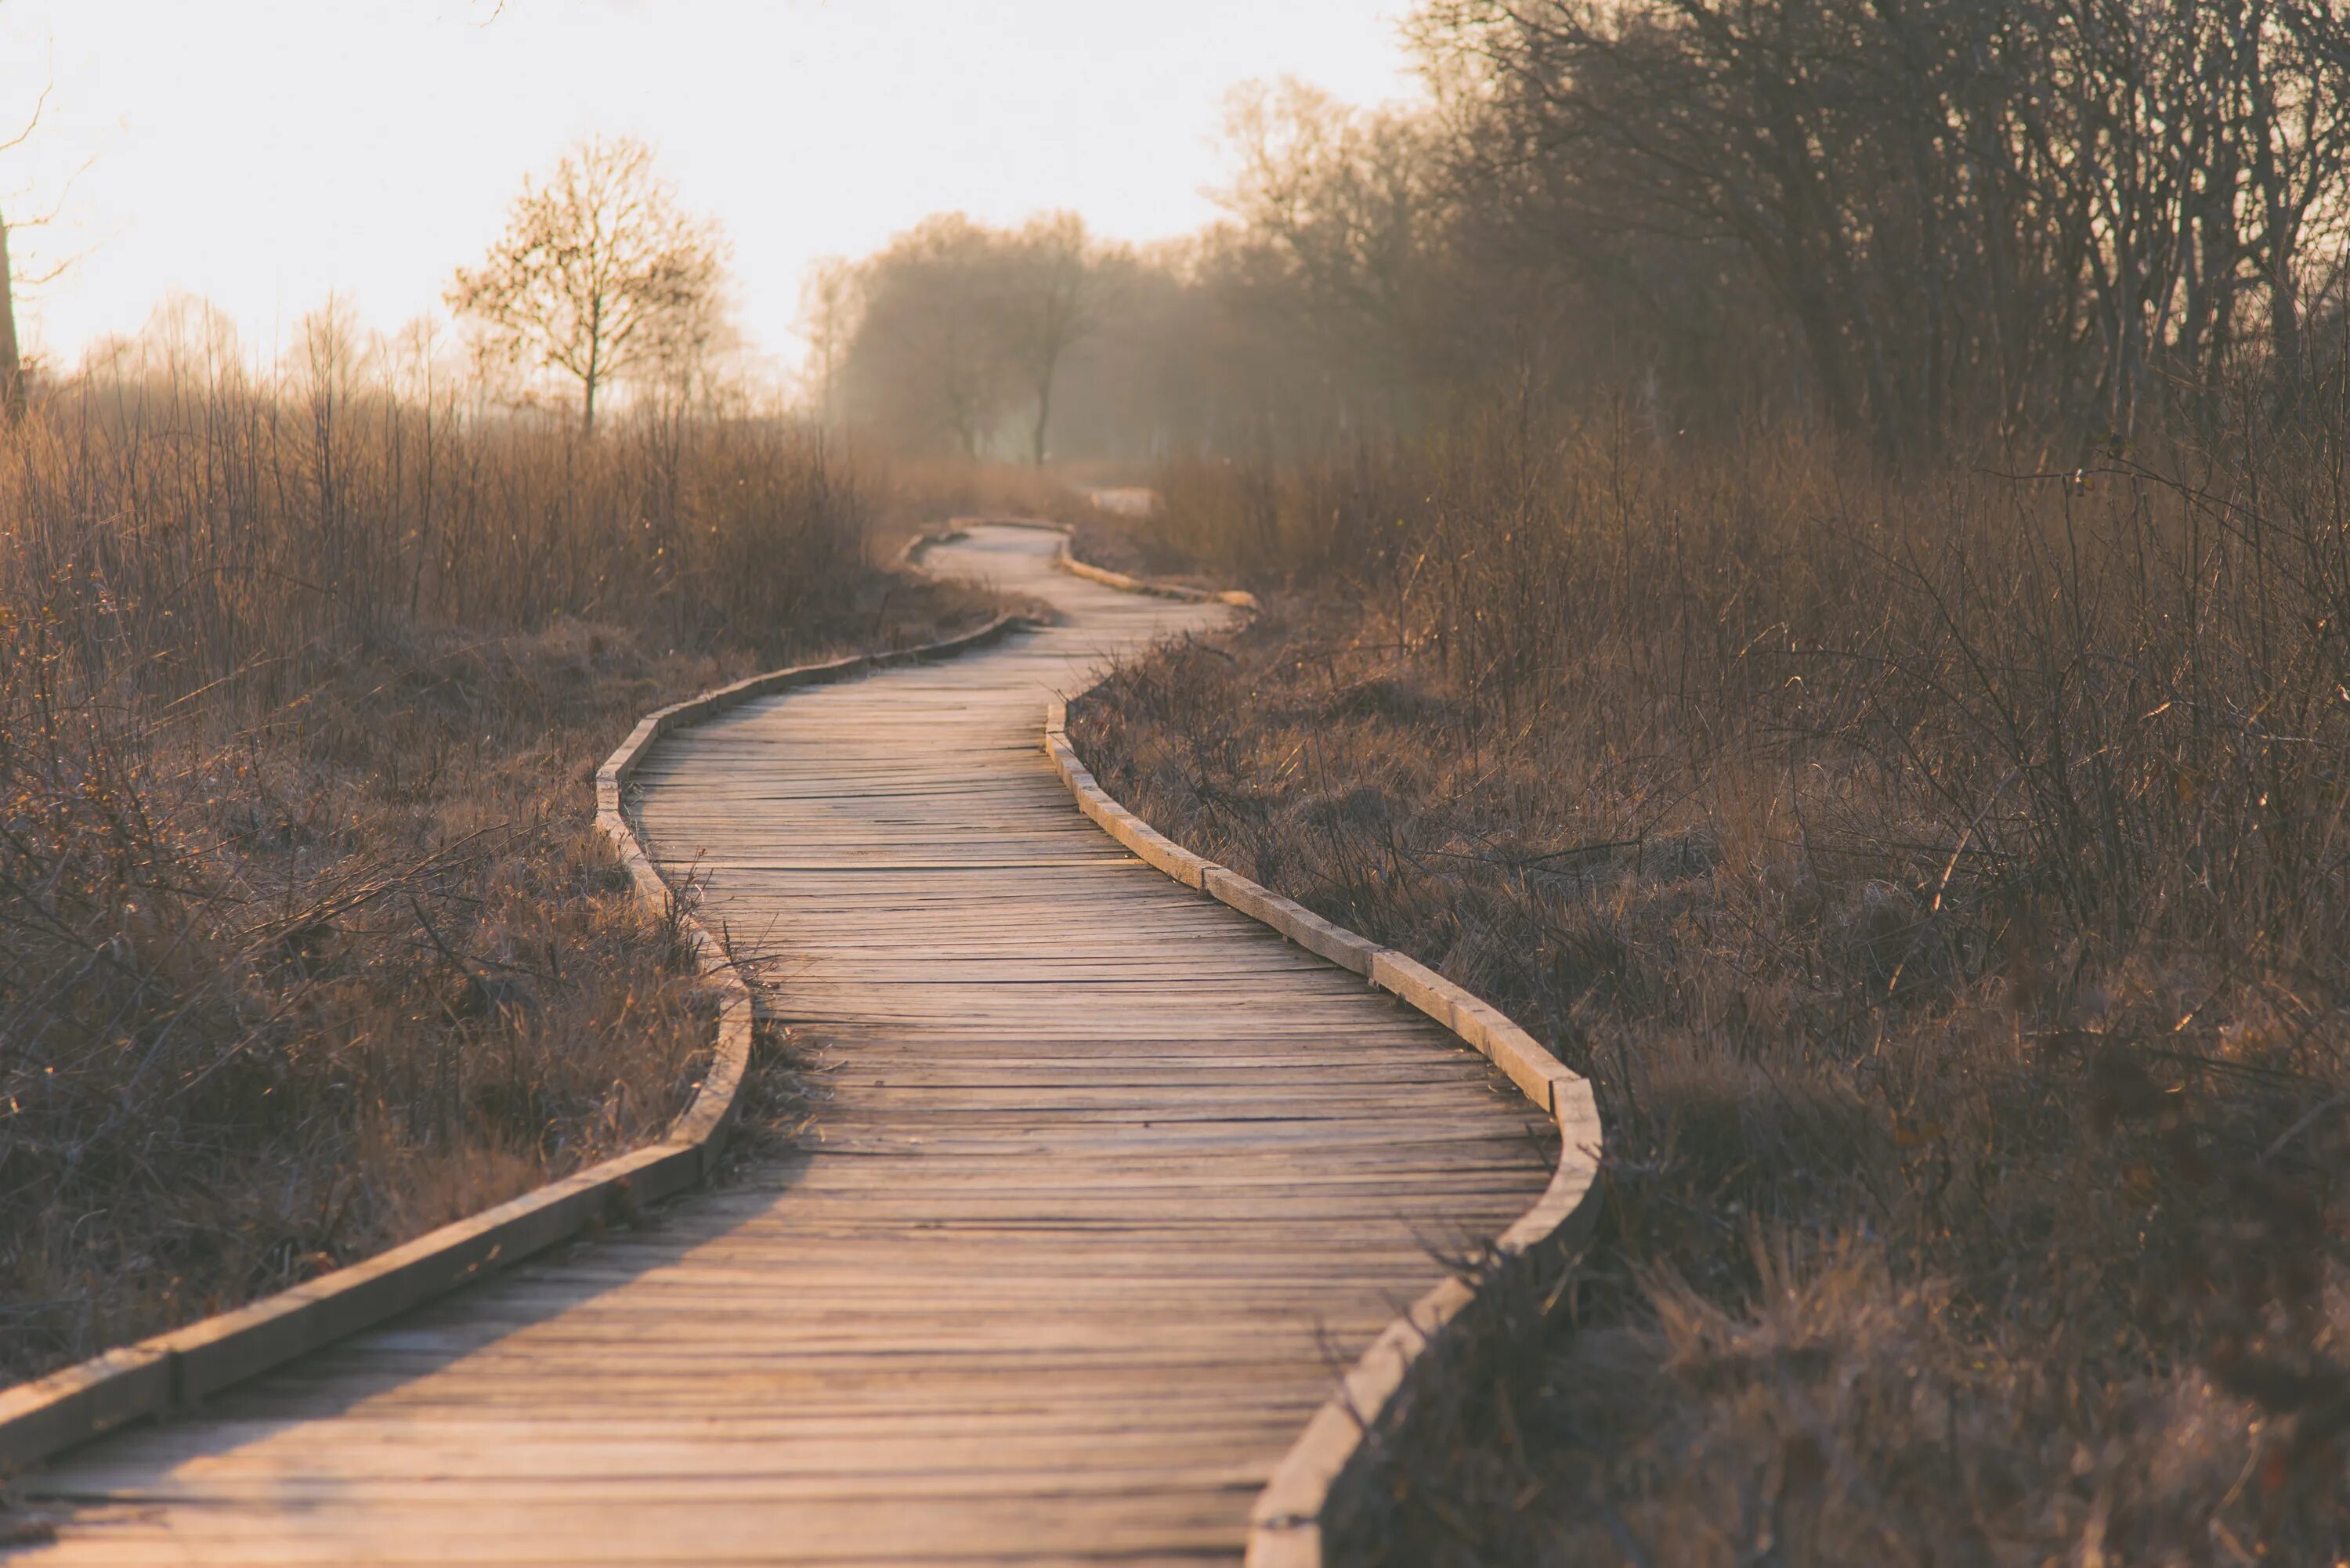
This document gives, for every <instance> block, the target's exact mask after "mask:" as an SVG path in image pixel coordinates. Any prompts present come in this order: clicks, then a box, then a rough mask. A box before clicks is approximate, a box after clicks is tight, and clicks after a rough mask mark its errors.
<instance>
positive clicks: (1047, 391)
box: [1029, 369, 1053, 468]
mask: <svg viewBox="0 0 2350 1568" xmlns="http://www.w3.org/2000/svg"><path fill="white" fill-rule="evenodd" d="M1052 417H1053V372H1052V371H1051V369H1046V370H1045V374H1044V376H1043V378H1042V379H1039V380H1038V381H1037V383H1036V428H1035V431H1034V432H1033V439H1032V440H1031V441H1030V442H1029V461H1030V462H1032V463H1034V464H1035V466H1036V467H1038V468H1042V467H1044V466H1045V423H1046V422H1047V421H1050V420H1051V419H1052Z"/></svg>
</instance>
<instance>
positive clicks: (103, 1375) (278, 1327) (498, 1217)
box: [0, 616, 1024, 1473]
mask: <svg viewBox="0 0 2350 1568" xmlns="http://www.w3.org/2000/svg"><path fill="white" fill-rule="evenodd" d="M1022 624H1024V623H1023V621H1022V619H1021V618H1019V617H1017V616H1001V617H998V618H996V619H994V620H993V621H991V622H990V623H989V624H987V625H986V626H983V627H982V628H979V629H978V630H976V631H973V632H969V633H966V634H964V635H963V636H961V637H955V638H949V639H945V640H943V641H940V642H934V643H930V644H927V645H925V646H923V647H920V648H911V649H897V650H893V651H891V652H888V653H878V654H864V655H858V656H855V657H851V658H847V659H833V660H829V661H827V662H824V663H820V664H808V665H797V666H794V667H793V668H790V669H787V670H773V671H770V672H768V673H766V674H764V675H755V676H753V677H751V678H750V679H748V680H738V681H736V682H734V683H733V684H732V685H729V686H723V687H720V688H718V689H717V690H715V691H705V692H703V693H702V695H700V696H698V697H694V698H691V699H689V700H687V701H682V702H677V703H672V704H671V705H670V706H669V707H666V708H662V709H660V710H658V711H655V712H652V713H650V714H648V715H646V717H645V718H644V719H642V720H640V721H639V722H638V724H637V726H636V728H635V729H634V730H633V731H632V732H630V733H629V738H628V739H627V740H626V741H624V742H621V744H620V747H619V750H618V751H615V752H614V753H612V755H611V756H610V757H609V758H608V759H607V760H606V762H605V763H604V765H603V766H602V767H601V768H600V769H598V772H597V775H596V807H597V813H596V822H597V826H598V827H599V828H601V829H602V830H603V832H604V833H605V835H606V836H608V837H609V838H610V839H611V841H612V844H613V847H614V850H615V851H616V853H617V854H618V855H619V858H620V861H621V864H622V865H623V866H625V867H627V868H628V871H629V877H630V879H631V880H632V881H633V882H634V883H635V885H636V888H637V892H638V895H639V898H642V899H644V901H645V902H646V904H647V906H648V907H649V908H650V909H653V910H654V911H655V912H657V913H666V912H667V911H668V910H669V909H670V904H671V900H672V899H674V898H679V897H681V895H680V894H679V893H678V892H677V891H676V890H674V889H672V888H671V886H670V885H669V883H668V882H667V881H665V880H664V879H663V878H662V877H661V876H660V872H659V871H658V870H656V869H655V868H654V866H653V863H652V860H651V858H650V857H649V856H648V855H647V854H646V853H645V848H644V846H643V844H642V843H641V842H640V841H639V839H638V836H637V833H636V829H635V827H634V826H632V825H631V824H630V822H629V816H628V813H627V811H626V809H625V805H624V796H625V793H626V791H627V788H628V783H629V775H630V774H633V773H634V772H635V771H636V769H637V766H638V764H639V763H640V762H641V761H642V760H643V758H644V755H645V753H646V752H647V751H648V750H650V747H651V746H652V743H653V742H655V741H657V740H659V739H660V737H661V736H663V735H665V734H668V733H670V732H672V731H674V730H676V729H678V728H680V727H681V726H682V725H686V724H692V723H698V722H702V721H703V720H706V719H710V718H713V717H715V716H717V715H718V714H720V713H723V712H724V711H727V710H729V709H731V708H734V707H737V706H739V705H741V704H742V703H744V702H748V701H753V700H754V699H755V698H759V697H764V696H767V695H769V694H771V693H773V692H776V691H785V690H787V689H789V688H792V687H795V686H808V685H816V684H821V683H823V682H825V681H828V680H842V679H846V678H847V677H849V676H852V675H856V674H859V673H862V672H863V671H865V670H874V669H880V668H885V667H888V666H890V665H896V664H904V663H910V662H914V661H916V660H920V659H935V658H941V657H945V656H948V655H951V654H955V653H960V652H962V651H963V650H964V649H971V648H976V647H979V646H981V645H982V644H984V643H987V642H990V641H993V640H994V639H997V638H999V637H1002V636H1003V634H1004V633H1005V632H1007V631H1010V630H1012V629H1014V628H1017V627H1019V626H1020V625H1022ZM677 918H678V921H679V926H680V929H681V934H682V935H683V936H684V938H685V939H686V940H687V941H688V942H689V943H690V944H691V947H692V949H693V951H694V954H695V957H696V960H697V961H698V962H699V963H700V965H701V966H702V970H703V971H704V972H705V973H706V974H708V975H709V976H710V977H711V978H712V981H713V982H714V983H715V985H716V987H717V990H718V992H719V1008H718V1024H717V1031H716V1035H715V1038H714V1040H713V1042H712V1054H711V1064H710V1068H709V1071H708V1072H706V1073H705V1074H703V1075H702V1082H701V1083H700V1084H699V1085H696V1087H695V1090H694V1096H693V1098H692V1099H691V1101H689V1102H688V1103H687V1105H686V1106H685V1108H684V1110H683V1111H681V1113H680V1114H679V1115H678V1116H677V1118H676V1119H675V1120H674V1121H672V1122H671V1125H670V1127H669V1128H668V1130H667V1131H666V1132H664V1133H663V1134H662V1136H661V1137H660V1140H659V1141H658V1142H656V1143H652V1144H650V1145H647V1146H646V1147H641V1148H638V1149H633V1150H631V1151H629V1153H627V1154H622V1155H618V1156H615V1157H614V1158H610V1159H607V1160H604V1161H601V1162H600V1163H598V1164H596V1165H593V1166H590V1167H588V1168H587V1169H585V1170H580V1171H575V1172H573V1173H572V1174H571V1175H569V1176H567V1177H564V1178H562V1179H558V1180H556V1181H552V1182H549V1183H547V1184H546V1186H544V1187H540V1188H537V1189H534V1190H532V1191H530V1192H526V1193H524V1194H523V1195H521V1196H520V1197H518V1198H513V1199H508V1200H507V1201H505V1202H504V1203H501V1204H498V1205H496V1206H494V1208H491V1209H488V1210H484V1211H483V1212H482V1213H479V1214H476V1215H473V1216H472V1217H470V1218H468V1219H464V1220H457V1221H456V1222H454V1223H453V1224H449V1225H444V1226H442V1227H441V1228H440V1229H438V1230H436V1231H427V1232H426V1233H425V1234H423V1235H421V1236H419V1237H416V1238H415V1239H414V1240H412V1241H405V1242H402V1243H400V1245H399V1246H396V1247H393V1248H391V1249H390V1250H389V1251H384V1252H382V1253H380V1254H378V1255H377V1256H375V1257H373V1258H370V1259H368V1260H367V1261H365V1262H359V1263H354V1264H352V1265H351V1266H350V1267H348V1268H344V1269H337V1270H335V1271H334V1272H331V1273H327V1274H321V1275H320V1276H319V1277H318V1278H317V1279H315V1280H311V1281H308V1282H305V1283H303V1284H299V1285H296V1286H294V1287H293V1288H292V1289H290V1290H286V1291H280V1292H278V1293H276V1294H275V1295H269V1296H265V1297H263V1298H262V1299H261V1300H259V1301H256V1302H252V1303H247V1304H246V1305H244V1306H242V1307H239V1308H236V1309H235V1310H234V1311H231V1312H226V1313H221V1314H215V1315H213V1316H212V1317H208V1318H204V1319H202V1320H200V1321H199V1322H196V1323H192V1324H188V1325H186V1326H185V1327H182V1328H177V1329H173V1330H172V1331H171V1332H169V1333H167V1334H156V1335H153V1336H151V1337H150V1338H147V1339H143V1340H140V1341H139V1342H137V1343H136V1344H133V1345H123V1346H120V1347H119V1348H117V1349H114V1350H110V1351H108V1352H106V1353H105V1354H103V1355H98V1356H94V1357H92V1358H91V1359H89V1360H88V1361H84V1362H81V1363H79V1364H78V1365H76V1366H68V1367H66V1368H64V1369H63V1370H61V1371H58V1372H55V1373H52V1374H50V1375H49V1376H46V1377H40V1378H36V1379H34V1380H32V1381H31V1382H27V1383H22V1384H18V1385H17V1386H15V1387H12V1388H6V1389H0V1473H5V1472H7V1471H13V1470H21V1469H25V1468H26V1467H27V1466H30V1465H35V1464H37V1463H39V1462H40V1461H42V1460H44V1459H48V1458H49V1457H50V1456H52V1455H54V1454H57V1453H59V1452H61V1451H63V1450H64V1449H68V1448H71V1447H73V1446H74V1445H76V1444H78V1443H81V1442H86V1441H88V1439H90V1438H96V1437H99V1436H101V1435H103V1434H104V1433H107V1432H109V1431H112V1430H114V1429H115V1428H120V1427H123V1426H126V1425H129V1424H130V1423H131V1422H134V1421H138V1420H140V1419H144V1418H147V1417H160V1416H163V1415H168V1414H171V1413H172V1412H174V1411H182V1410H187V1409H190V1408H192V1407H195V1406H197V1405H198V1404H200V1403H201V1402H202V1401H203V1399H204V1398H205V1397H207V1396H209V1395H212V1394H214V1393H216V1392H218V1391H219V1390H221V1389H223V1388H225V1387H227V1386H230V1385H232V1384H235V1383H238V1382H242V1381H244V1379H246V1378H249V1377H252V1376H255V1375H256V1374H259V1373H262V1372H265V1371H268V1370H270V1369H271V1368H273V1367H276V1366H284V1365H285V1364H286V1362H288V1361H291V1360H293V1359H294V1358H295V1357H296V1356H299V1355H305V1354H307V1352H309V1351H312V1350H316V1349H317V1348H318V1347H320V1346H321V1345H328V1344H330V1343H332V1342H333V1341H335V1340H337V1339H340V1338H342V1337H343V1336H345V1335H347V1334H354V1333H357V1332H358V1331H359V1330H360V1329H364V1328H369V1327H372V1326H373V1325H375V1324H380V1323H382V1322H383V1321H385V1320H386V1319H388V1318H391V1317H395V1316H397V1315H399V1314H400V1313H403V1312H406V1311H408V1310H409V1309H410V1308H411V1307H415V1306H418V1305H420V1304H421V1303H425V1302H427V1301H431V1300H432V1299H433V1298H435V1297H437V1296H441V1295H444V1294H446V1293H449V1292H451V1291H452V1290H455V1289H457V1288H458V1287H460V1286H462V1285H464V1284H468V1283H470V1282H473V1281H474V1280H477V1279H480V1278H482V1277H483V1276H484V1275H485V1274H487V1273H490V1272H494V1271H495V1270H498V1269H502V1268H504V1267H505V1266H507V1265H508V1264H511V1263H515V1262H519V1261H521V1260H522V1259H525V1258H527V1257H530V1256H531V1255H533V1254H534V1253H536V1252H540V1251H545V1250H546V1248H548V1247H550V1246H553V1245H555V1244H556V1242H558V1241H566V1240H568V1239H569V1238H571V1237H574V1236H577V1235H578V1234H580V1233H581V1232H582V1231H586V1230H587V1229H588V1228H589V1227H590V1226H592V1225H595V1224H598V1223H602V1222H608V1221H611V1220H625V1219H626V1218H628V1217H629V1215H631V1214H633V1213H634V1212H635V1211H636V1210H638V1209H639V1207H640V1206H642V1205H644V1204H646V1203H650V1202H654V1201H657V1200H659V1199H663V1198H667V1197H670V1196H671V1195H672V1194H675V1193H678V1192H681V1191H683V1190H685V1189H688V1188H690V1187H692V1186H694V1185H696V1184H697V1183H699V1182H700V1181H702V1179H704V1178H706V1177H707V1176H708V1175H709V1174H710V1172H711V1170H712V1168H713V1167H714V1165H715V1163H716V1160H717V1158H718V1156H719V1154H720V1152H721V1151H722V1149H723V1144H724V1139H725V1135H726V1131H727V1127H728V1126H729V1124H730V1122H731V1121H732V1119H733V1113H734V1108H735V1105H736V1103H737V1100H738V1098H739V1096H740V1092H741V1088H742V1083H743V1074H744V1072H745V1070H746V1069H747V1067H748V1065H749V1063H750V1054H751V1030H752V1019H753V1007H752V997H751V992H750V988H749V987H748V986H747V985H745V984H744V983H743V980H742V978H741V976H739V975H738V974H736V973H735V972H734V971H733V965H732V963H731V961H729V959H728V958H727V955H726V953H725V950H724V949H723V945H722V944H721V943H720V942H719V941H718V940H717V939H716V938H715V937H714V936H712V934H711V932H710V931H709V930H708V929H706V928H705V927H704V926H703V925H702V922H701V921H700V920H699V919H696V918H695V917H694V916H693V914H692V912H691V909H679V910H678V911H677Z"/></svg>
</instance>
